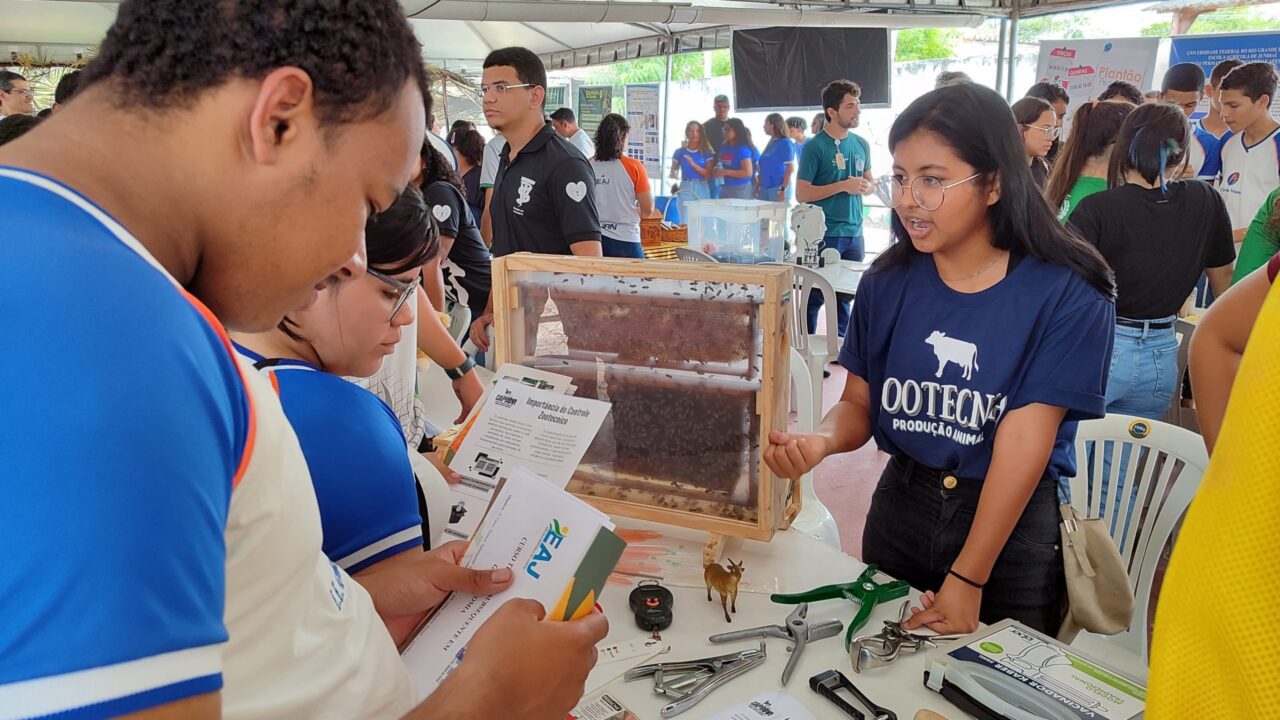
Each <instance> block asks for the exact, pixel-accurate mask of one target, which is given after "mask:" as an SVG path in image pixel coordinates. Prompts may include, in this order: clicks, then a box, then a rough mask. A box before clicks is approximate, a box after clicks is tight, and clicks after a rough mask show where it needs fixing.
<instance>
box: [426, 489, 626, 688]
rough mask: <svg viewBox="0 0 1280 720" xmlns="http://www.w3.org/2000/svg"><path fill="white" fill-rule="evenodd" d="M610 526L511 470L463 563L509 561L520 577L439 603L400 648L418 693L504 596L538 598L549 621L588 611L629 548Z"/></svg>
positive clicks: (444, 671) (450, 664) (447, 666)
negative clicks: (499, 588)
mask: <svg viewBox="0 0 1280 720" xmlns="http://www.w3.org/2000/svg"><path fill="white" fill-rule="evenodd" d="M612 530H613V523H612V522H610V521H609V518H608V516H607V515H605V514H604V513H602V512H600V511H599V510H596V509H595V508H593V507H591V506H590V505H588V504H586V503H585V502H583V501H581V500H579V499H578V498H575V497H573V496H572V495H570V494H568V493H567V492H565V491H564V490H563V489H561V488H558V487H556V486H555V485H552V484H551V483H549V482H547V481H546V480H544V479H542V478H541V477H539V476H537V475H534V474H533V473H530V472H527V471H524V470H522V469H519V468H516V469H513V471H512V472H511V473H510V477H508V478H507V480H506V481H505V482H504V483H503V485H502V487H501V488H500V489H499V490H498V492H497V494H496V496H495V497H494V500H493V505H492V506H491V507H490V509H489V512H488V513H487V514H486V515H485V517H484V521H483V523H481V525H480V527H479V529H478V530H477V532H476V534H475V537H474V538H473V539H472V541H471V545H470V547H468V548H467V553H466V555H464V556H463V558H462V562H461V564H462V566H463V567H470V568H480V569H492V568H499V567H509V568H511V570H512V572H513V573H514V574H515V580H514V581H513V582H512V584H511V586H510V587H509V588H507V589H506V590H505V591H503V592H501V593H498V594H497V595H492V596H485V597H482V596H476V595H467V594H464V593H454V594H453V595H450V596H449V598H447V599H446V600H445V601H444V602H443V603H442V604H441V605H440V607H439V608H438V609H437V611H436V612H435V613H434V614H433V615H432V616H431V618H430V620H428V621H427V623H426V624H425V625H424V626H423V628H422V630H421V632H419V633H418V635H417V637H415V638H414V639H413V641H412V642H411V643H410V644H409V646H408V647H407V648H406V649H405V651H404V654H403V659H404V662H405V665H406V666H407V667H408V669H409V676H410V679H411V680H412V683H413V688H414V691H415V692H416V693H417V696H418V697H419V698H420V699H421V698H425V697H426V696H427V695H429V694H430V693H431V692H432V691H433V690H435V688H436V686H437V685H439V683H440V682H441V681H443V680H444V678H445V676H447V675H448V674H449V672H450V671H452V670H453V668H454V667H455V666H456V665H457V664H458V663H459V662H461V661H462V658H463V650H464V649H465V648H466V645H467V643H468V642H469V641H470V640H471V637H472V636H473V635H474V634H475V632H476V631H477V630H478V629H479V628H480V626H481V625H483V624H484V622H485V620H487V619H488V618H489V617H490V616H491V615H493V613H494V612H496V611H497V609H498V608H499V607H500V606H501V605H502V604H503V603H504V602H506V601H507V600H510V599H512V598H531V599H533V600H537V601H539V602H541V603H542V605H543V607H545V608H546V610H547V616H548V619H568V618H570V617H580V616H581V614H582V613H583V611H584V610H585V611H586V612H589V611H590V609H591V607H593V606H594V604H595V598H596V596H597V595H598V593H599V591H600V589H601V588H602V587H603V585H604V582H605V580H606V579H607V577H608V575H609V573H610V572H611V571H612V570H613V567H614V565H616V564H617V561H618V558H619V557H620V556H621V554H622V549H623V547H624V546H625V543H623V542H622V541H621V540H619V539H618V538H617V536H615V535H613V533H612V532H611V531H612Z"/></svg>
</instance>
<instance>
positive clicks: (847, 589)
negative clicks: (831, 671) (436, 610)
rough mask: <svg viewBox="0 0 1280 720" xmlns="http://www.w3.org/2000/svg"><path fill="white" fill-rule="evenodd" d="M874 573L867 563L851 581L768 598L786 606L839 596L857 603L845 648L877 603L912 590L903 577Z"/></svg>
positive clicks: (865, 622) (837, 597) (871, 566)
mask: <svg viewBox="0 0 1280 720" xmlns="http://www.w3.org/2000/svg"><path fill="white" fill-rule="evenodd" d="M876 572H877V568H876V566H875V565H868V566H867V569H866V570H864V571H862V574H861V575H859V576H858V578H857V579H856V580H854V581H853V582H848V583H840V584H837V585H823V586H822V587H819V588H814V589H812V590H807V591H805V592H801V593H792V594H789V595H770V596H769V599H770V600H772V601H774V602H776V603H783V604H787V605H791V604H795V603H811V602H818V601H820V600H838V599H840V598H844V599H846V600H852V601H853V602H855V603H857V604H858V612H857V613H856V614H855V615H854V616H853V619H852V620H850V621H849V629H848V631H847V632H846V633H845V636H844V646H845V648H846V649H847V648H848V647H849V644H850V643H851V642H853V633H854V632H856V631H857V630H858V629H859V628H861V627H862V626H863V625H865V624H867V620H868V619H869V618H870V617H871V612H872V611H873V610H874V609H875V607H876V605H878V604H879V603H882V602H889V601H890V600H897V599H898V598H903V597H906V596H907V594H908V593H909V592H911V586H910V585H908V584H907V583H906V582H905V581H903V580H891V581H889V582H884V583H881V582H876Z"/></svg>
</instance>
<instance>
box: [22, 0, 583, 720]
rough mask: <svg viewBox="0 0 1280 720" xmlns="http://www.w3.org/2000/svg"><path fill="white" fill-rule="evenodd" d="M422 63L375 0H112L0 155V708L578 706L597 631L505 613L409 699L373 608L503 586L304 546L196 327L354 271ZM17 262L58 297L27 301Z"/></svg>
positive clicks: (422, 710) (258, 383)
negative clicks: (69, 70)
mask: <svg viewBox="0 0 1280 720" xmlns="http://www.w3.org/2000/svg"><path fill="white" fill-rule="evenodd" d="M335 8H336V9H335ZM226 47H236V48H238V52H235V53H230V54H225V56H224V57H221V58H220V59H218V61H216V62H210V59H209V58H208V57H207V56H206V53H203V52H202V51H201V49H207V48H226ZM350 48H360V49H361V52H358V53H352V52H350ZM421 52H422V49H421V46H420V45H419V44H418V42H417V41H416V39H415V38H414V35H413V31H412V29H411V28H410V27H409V25H408V23H407V21H406V20H405V18H404V11H403V8H402V7H401V6H400V5H399V3H397V2H394V0H365V1H364V2H360V3H346V4H339V5H334V4H333V3H328V2H324V1H323V0H290V1H289V2H284V0H257V1H256V2H254V3H250V4H246V3H240V4H236V3H225V2H220V1H219V0H125V2H123V3H121V4H120V6H119V10H118V12H117V14H116V18H115V21H114V23H113V25H112V27H111V28H110V29H109V30H108V32H107V35H106V38H105V40H104V41H103V43H102V45H101V46H100V52H99V54H98V56H97V57H96V58H95V59H94V61H93V63H91V64H90V65H89V67H87V68H86V69H85V75H84V77H83V80H82V89H81V91H80V93H79V94H78V95H77V96H76V99H75V101H74V102H72V103H69V104H67V106H66V107H65V109H63V110H62V111H60V112H59V114H58V120H57V122H55V123H46V124H45V125H43V126H41V127H39V128H37V129H36V130H35V131H33V132H31V133H28V135H26V136H24V137H23V138H21V139H20V140H18V141H15V142H13V143H10V144H8V145H6V146H4V147H3V148H0V194H4V195H5V196H6V197H8V198H11V199H12V201H13V203H15V206H19V207H23V208H24V209H25V210H27V211H28V212H26V213H25V214H24V216H23V218H22V221H21V222H17V223H13V224H12V225H10V226H7V227H6V235H5V241H6V246H5V247H6V252H7V253H8V259H9V260H10V262H12V263H13V266H14V267H22V268H29V269H32V272H27V273H16V274H15V277H14V278H11V280H10V282H8V283H5V284H4V285H3V286H0V307H3V308H5V311H4V312H3V313H0V336H3V337H12V338H19V339H20V341H19V342H15V343H11V347H6V352H5V353H3V354H2V355H0V378H4V379H6V380H8V381H9V382H6V387H7V390H6V393H7V395H6V402H5V403H4V404H3V406H0V435H2V436H3V437H4V438H5V442H4V443H0V467H2V468H4V477H5V481H6V482H5V491H6V500H7V502H5V503H0V544H2V545H3V547H5V549H6V550H8V553H7V555H8V556H9V557H10V558H11V559H12V560H11V562H10V563H9V564H8V567H6V571H5V572H4V573H0V597H3V598H6V600H10V601H9V602H6V603H5V609H6V613H7V615H6V620H5V622H4V623H0V648H3V652H0V713H2V714H4V715H5V716H6V717H9V716H16V717H28V716H46V715H63V714H66V715H74V716H76V717H114V716H120V715H129V716H130V717H137V718H144V719H146V720H154V719H156V718H183V719H184V720H185V719H187V718H192V719H194V720H213V719H214V718H222V717H227V718H237V717H254V718H258V717H307V718H326V717H327V718H352V717H360V718H377V719H381V718H397V717H401V716H405V715H408V716H412V717H432V718H445V717H467V718H472V717H474V718H481V717H486V718H487V717H555V716H559V717H563V716H564V713H565V712H566V711H567V710H568V709H569V708H570V707H572V705H573V704H574V703H575V702H576V701H577V700H578V697H577V696H578V695H580V694H581V690H582V682H583V679H584V678H585V676H586V672H587V671H588V670H589V668H590V667H591V665H593V664H594V657H595V651H594V650H595V649H594V645H595V643H596V642H598V641H599V640H600V639H601V638H603V636H604V634H605V632H606V631H607V623H606V622H605V621H604V619H603V618H602V617H599V616H593V617H592V618H589V619H588V620H589V621H588V622H585V623H547V622H542V621H541V617H542V614H541V608H540V607H539V606H537V603H532V602H530V601H512V602H510V603H507V604H505V605H504V606H503V607H502V608H500V609H499V611H498V615H496V616H495V617H494V618H493V619H492V620H490V621H489V622H488V623H486V624H485V625H484V627H482V628H481V630H480V633H479V634H477V635H476V637H475V639H474V640H472V642H471V643H470V644H469V646H468V648H467V650H468V652H467V658H466V661H465V662H463V663H462V664H461V665H459V667H458V668H457V670H456V671H455V673H454V674H453V675H451V676H450V677H449V678H448V679H447V680H446V681H445V682H444V683H443V684H442V685H441V686H440V687H439V689H438V690H437V691H436V692H435V693H433V694H432V695H431V696H430V697H428V698H427V699H426V700H425V702H424V703H423V704H420V705H417V706H416V707H415V698H414V697H413V696H412V694H411V692H410V690H409V687H410V686H409V682H408V676H407V671H406V670H405V667H404V665H403V663H402V662H400V659H399V657H398V654H397V653H396V648H395V643H394V642H393V640H392V637H391V635H390V632H389V630H388V627H387V625H388V622H389V621H390V620H392V619H394V618H403V617H406V616H411V615H414V614H417V613H421V612H423V611H425V610H427V609H429V608H430V607H431V606H433V605H434V604H437V603H438V602H439V601H440V600H441V599H442V597H443V595H444V593H445V592H446V591H448V590H450V589H452V590H458V591H464V592H474V593H476V594H489V593H492V592H493V591H495V590H498V589H500V588H501V587H504V586H505V585H506V583H507V580H506V579H505V578H504V577H503V575H504V574H501V573H497V572H493V573H490V572H473V571H469V570H466V569H463V568H460V567H458V566H457V564H456V558H457V556H456V553H455V550H456V547H455V548H454V549H447V548H449V546H446V547H445V548H441V549H440V552H437V553H435V554H431V555H428V554H421V555H418V556H415V557H411V558H408V560H407V561H406V563H405V564H404V565H402V566H399V567H396V568H394V569H393V568H388V571H387V572H385V573H383V572H378V573H373V574H370V575H368V576H364V577H361V578H360V579H359V580H358V581H357V580H355V579H353V578H352V577H351V576H349V575H347V574H346V573H345V572H344V571H342V570H341V569H338V568H337V567H336V566H334V565H332V564H331V563H329V562H328V560H327V559H326V558H325V557H324V556H323V553H322V551H321V541H322V537H321V535H322V530H321V526H320V518H319V512H318V510H317V506H316V499H315V495H314V491H313V490H312V489H311V487H310V484H309V483H310V478H309V475H308V471H307V467H306V463H305V458H303V456H302V455H301V451H300V448H299V445H298V441H297V437H296V436H295V435H294V433H293V430H292V428H291V427H290V426H289V425H288V423H287V421H286V420H285V419H284V415H283V412H282V410H281V408H280V404H279V401H278V399H277V398H276V397H275V395H274V391H273V390H272V388H271V387H270V385H269V384H267V383H266V381H265V379H264V378H262V377H261V376H260V375H257V374H256V373H252V372H246V371H245V367H244V366H243V364H241V363H240V362H239V361H238V360H237V359H236V358H235V357H234V354H233V352H232V348H231V345H230V341H229V339H228V338H227V335H226V332H225V330H224V329H223V326H222V323H223V322H225V323H226V324H227V326H229V327H232V328H238V329H242V330H248V331H255V330H262V329H265V328H269V327H272V326H275V325H276V324H277V323H278V322H280V320H281V318H282V317H283V316H284V314H285V313H286V312H288V311H289V310H292V309H294V308H297V307H300V306H304V305H306V304H308V303H309V302H311V301H312V300H314V298H315V297H316V293H318V292H321V291H324V290H325V289H326V288H328V287H329V286H331V285H332V284H333V283H335V282H341V281H343V280H344V279H347V278H350V277H353V276H354V275H356V274H363V273H364V271H365V267H366V261H365V253H364V249H363V238H364V225H365V222H366V219H367V217H368V216H369V214H370V213H373V212H378V211H379V210H381V209H384V208H386V207H388V206H390V205H391V204H392V203H393V202H394V201H395V199H396V198H397V197H399V195H400V192H401V190H402V188H404V187H405V186H406V184H407V183H408V182H409V179H410V177H411V176H412V174H413V171H414V169H415V168H416V166H417V163H418V151H419V149H420V148H421V145H422V138H423V132H424V130H425V127H426V116H425V108H424V106H425V105H426V101H425V98H426V97H429V96H428V95H427V94H426V93H425V89H426V88H427V80H426V76H425V73H424V70H423V67H422V60H421ZM89 149H91V150H89ZM191 168H198V169H199V178H198V182H194V181H193V182H175V181H174V178H177V177H189V176H190V175H191V172H190V169H191ZM41 269H43V270H46V271H48V272H54V273H56V274H57V276H58V277H59V278H61V279H62V280H64V281H67V282H69V283H70V286H73V287H75V288H77V292H75V293H52V294H50V293H47V292H44V288H46V287H47V284H48V282H49V281H48V276H47V275H46V274H45V273H44V272H41ZM36 297H40V298H41V299H40V300H39V301H38V302H36V301H33V298H36ZM85 297H93V298H94V312H92V313H84V312H83V299H84V298H85ZM68 338H74V339H75V344H76V345H77V346H79V344H81V343H83V344H84V345H83V346H85V347H92V348H93V361H92V362H89V363H86V362H84V360H83V358H82V357H80V356H78V355H77V354H76V353H74V352H72V351H71V350H70V349H69V348H71V347H72V344H69V342H70V341H69V340H68ZM51 348H62V350H61V351H51ZM71 377H74V378H75V381H74V382H69V381H68V378H71ZM69 407H73V408H74V411H73V412H68V411H67V408H69ZM68 438H72V439H73V442H72V444H71V445H68ZM68 548H92V552H82V551H68ZM482 635H483V637H482Z"/></svg>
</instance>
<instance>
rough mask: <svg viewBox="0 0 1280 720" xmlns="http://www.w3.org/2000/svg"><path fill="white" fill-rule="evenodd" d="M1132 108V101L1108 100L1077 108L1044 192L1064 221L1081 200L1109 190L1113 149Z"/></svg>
mask: <svg viewBox="0 0 1280 720" xmlns="http://www.w3.org/2000/svg"><path fill="white" fill-rule="evenodd" d="M1133 108H1134V106H1133V105H1132V104H1131V103H1127V102H1124V101H1105V100H1104V101H1098V100H1095V101H1093V102H1091V103H1085V104H1084V105H1081V106H1080V107H1079V108H1076V114H1075V116H1074V117H1073V118H1072V120H1071V137H1069V138H1067V142H1066V144H1065V145H1064V146H1063V150H1062V152H1061V153H1060V154H1059V155H1058V160H1057V162H1056V163H1054V165H1053V171H1052V172H1051V173H1050V175H1049V185H1048V187H1046V188H1045V191H1044V195H1045V197H1046V198H1048V200H1049V207H1051V208H1054V209H1055V210H1058V219H1059V220H1062V221H1064V222H1065V221H1066V219H1067V218H1069V217H1071V211H1072V210H1074V209H1076V208H1077V207H1079V205H1080V201H1081V200H1083V199H1085V198H1086V197H1088V196H1090V195H1092V194H1094V193H1097V192H1102V191H1103V190H1106V189H1107V169H1108V168H1109V167H1110V165H1111V148H1113V147H1114V146H1115V143H1116V137H1117V136H1118V135H1119V134H1120V125H1121V123H1123V122H1124V119H1125V118H1127V117H1129V113H1131V112H1133Z"/></svg>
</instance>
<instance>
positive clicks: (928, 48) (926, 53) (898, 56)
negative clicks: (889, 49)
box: [893, 28, 960, 62]
mask: <svg viewBox="0 0 1280 720" xmlns="http://www.w3.org/2000/svg"><path fill="white" fill-rule="evenodd" d="M959 36H960V33H958V32H956V31H955V30H943V29H941V28H913V29H910V30H900V31H898V40H897V47H896V48H895V49H894V53H893V60H894V62H912V61H914V60H943V59H946V58H950V57H954V56H955V49H954V47H953V46H952V44H953V43H954V42H955V41H956V40H957V39H958V38H959Z"/></svg>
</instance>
